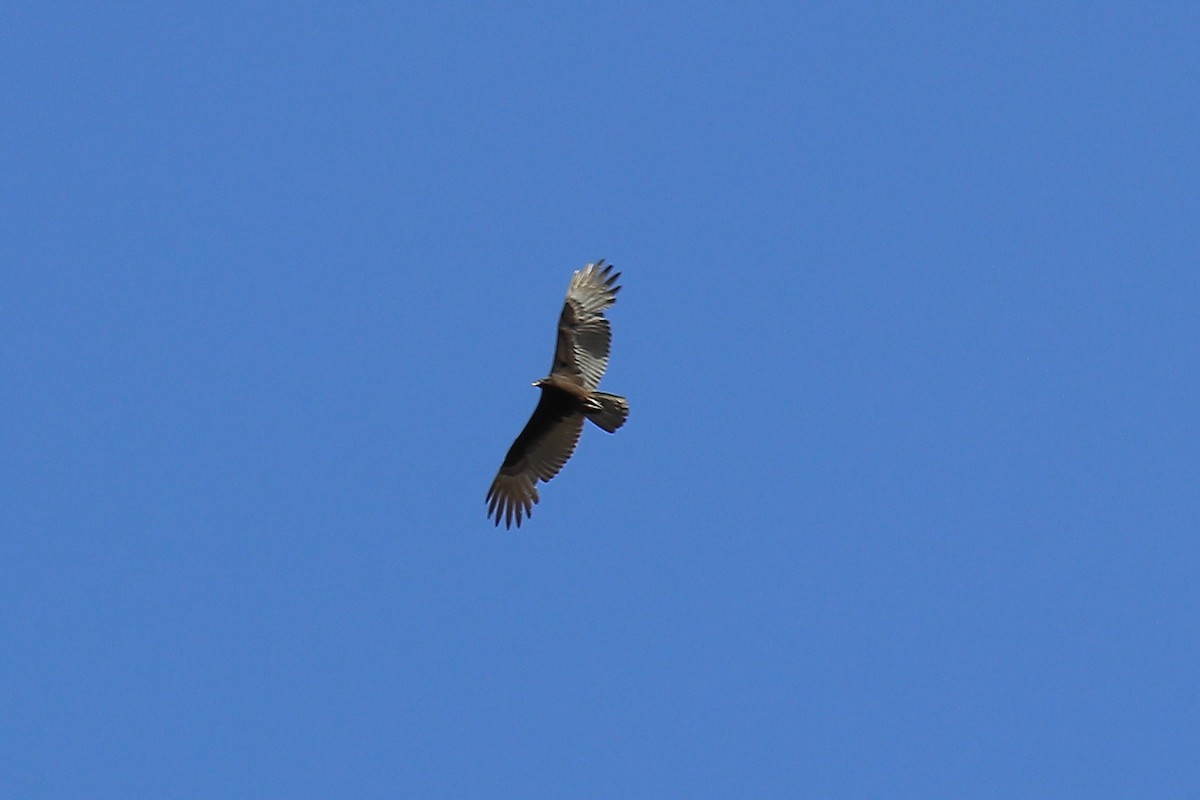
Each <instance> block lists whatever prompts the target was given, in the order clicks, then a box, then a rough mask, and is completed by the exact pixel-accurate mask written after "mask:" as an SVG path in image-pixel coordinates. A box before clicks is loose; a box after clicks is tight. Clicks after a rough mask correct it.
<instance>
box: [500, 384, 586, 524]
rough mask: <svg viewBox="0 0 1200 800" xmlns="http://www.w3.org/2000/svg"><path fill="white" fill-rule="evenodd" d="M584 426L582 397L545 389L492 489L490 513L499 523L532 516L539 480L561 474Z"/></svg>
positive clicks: (505, 460)
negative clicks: (580, 398) (580, 401)
mask: <svg viewBox="0 0 1200 800" xmlns="http://www.w3.org/2000/svg"><path fill="white" fill-rule="evenodd" d="M582 430H583V413H582V412H581V411H580V410H579V403H578V401H577V400H575V398H573V397H571V396H570V395H567V394H564V393H562V392H558V391H546V390H543V391H542V399H541V400H539V401H538V404H537V408H535V409H534V410H533V416H532V417H530V418H529V422H527V423H525V429H524V430H523V431H521V434H520V435H519V436H518V437H517V440H516V441H515V442H513V445H512V447H510V448H509V450H508V455H507V456H505V457H504V463H503V464H502V465H501V466H500V471H499V472H498V473H496V479H495V480H494V481H492V487H491V488H490V489H488V493H487V503H488V516H489V517H494V518H495V520H496V524H497V525H499V524H500V519H501V518H502V517H503V518H504V527H505V528H508V527H511V525H512V523H513V519H514V518H515V519H516V523H517V527H518V528H519V527H521V517H522V516H525V517H528V516H529V515H530V513H531V512H532V511H533V504H534V503H536V502H537V501H538V493H537V482H538V481H539V480H542V481H548V480H550V479H551V478H553V477H554V476H555V475H557V474H558V471H559V470H560V469H562V467H563V464H565V463H567V459H568V458H570V457H571V454H572V453H574V452H575V445H576V444H577V443H578V442H579V433H580V431H582Z"/></svg>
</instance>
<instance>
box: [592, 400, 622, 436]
mask: <svg viewBox="0 0 1200 800" xmlns="http://www.w3.org/2000/svg"><path fill="white" fill-rule="evenodd" d="M583 413H585V414H586V415H587V418H588V419H590V420H591V421H592V422H594V423H596V424H597V425H599V426H600V427H601V428H604V430H606V431H608V432H609V433H612V432H613V431H615V430H616V429H617V428H619V427H621V426H622V425H624V424H625V420H626V419H628V418H629V401H628V400H626V399H625V398H624V397H620V396H618V395H615V394H609V393H608V392H592V407H591V408H587V409H585V410H584V412H583Z"/></svg>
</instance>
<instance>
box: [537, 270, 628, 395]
mask: <svg viewBox="0 0 1200 800" xmlns="http://www.w3.org/2000/svg"><path fill="white" fill-rule="evenodd" d="M620 277H621V273H619V272H613V266H612V264H605V263H604V261H603V260H600V261H597V262H595V263H593V264H588V265H587V266H585V267H584V268H583V269H581V270H577V271H576V272H575V274H574V275H572V276H571V283H570V285H568V286H567V299H566V300H565V301H563V310H562V314H561V315H560V316H559V318H558V344H557V347H555V350H554V366H553V367H551V369H550V373H551V374H552V375H566V376H570V377H573V378H575V379H576V380H577V381H578V382H579V383H580V384H581V385H583V386H585V387H587V388H588V389H595V388H596V387H597V386H599V385H600V379H601V378H602V377H604V372H605V370H607V369H608V353H609V349H610V347H611V345H612V329H611V328H610V327H609V324H608V320H607V319H605V318H604V311H605V309H607V308H608V307H609V306H611V305H612V304H613V303H615V302H617V292H619V291H620V290H621V287H620V286H619V285H617V279H618V278H620Z"/></svg>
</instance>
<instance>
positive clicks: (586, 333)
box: [487, 260, 629, 528]
mask: <svg viewBox="0 0 1200 800" xmlns="http://www.w3.org/2000/svg"><path fill="white" fill-rule="evenodd" d="M612 269H613V268H612V265H611V264H608V265H605V263H604V261H603V260H600V261H596V262H594V263H591V264H588V265H586V266H585V267H584V268H583V269H580V270H577V271H576V272H575V274H574V275H572V276H571V283H570V284H569V285H568V286H567V299H566V300H565V301H564V302H563V309H562V314H561V315H560V316H559V318H558V344H557V346H556V347H555V348H554V364H553V365H552V366H551V367H550V375H549V376H548V377H545V378H542V379H541V380H538V381H534V383H533V385H534V386H537V387H538V388H540V389H541V390H542V396H541V399H540V400H538V404H537V408H535V409H534V410H533V416H532V417H530V418H529V422H527V423H525V429H524V430H523V431H521V434H520V435H519V436H517V439H516V441H515V442H513V444H512V447H510V448H509V450H508V455H506V456H505V457H504V463H503V464H501V465H500V471H499V472H498V473H496V479H495V480H494V481H492V487H491V488H490V489H488V493H487V504H488V517H492V518H495V520H496V525H497V526H498V525H499V524H500V520H501V519H503V520H504V527H505V528H509V527H511V526H512V523H513V522H514V521H516V523H517V527H518V528H519V527H521V519H522V517H529V516H530V514H531V513H532V512H533V504H534V503H536V502H537V501H538V491H537V482H538V481H539V480H541V481H548V480H550V479H551V478H553V477H554V476H555V475H557V474H558V471H559V470H560V469H562V467H563V464H565V463H567V459H568V458H570V457H571V454H572V453H574V452H575V445H576V444H577V443H578V442H579V434H580V433H581V432H582V431H583V420H584V418H585V417H586V418H587V419H590V420H591V421H592V422H594V423H595V424H596V425H598V426H600V427H601V428H603V429H604V430H606V431H608V432H609V433H612V432H613V431H615V430H616V429H617V428H619V427H621V426H622V425H624V424H625V420H626V418H628V416H629V403H628V401H626V400H625V398H624V397H619V396H617V395H615V394H608V393H607V392H600V391H597V390H596V387H597V386H598V385H599V384H600V379H601V378H602V377H604V371H605V370H606V369H607V368H608V351H609V347H610V345H611V344H612V330H611V329H610V328H609V325H608V320H607V319H605V318H604V310H605V309H607V308H608V307H609V306H611V305H612V304H613V303H615V302H617V292H618V291H620V289H621V287H620V286H618V285H617V279H618V278H620V277H621V273H619V272H613V271H612Z"/></svg>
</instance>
